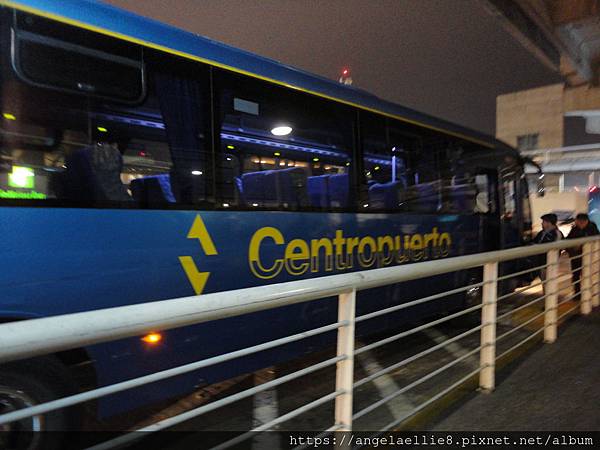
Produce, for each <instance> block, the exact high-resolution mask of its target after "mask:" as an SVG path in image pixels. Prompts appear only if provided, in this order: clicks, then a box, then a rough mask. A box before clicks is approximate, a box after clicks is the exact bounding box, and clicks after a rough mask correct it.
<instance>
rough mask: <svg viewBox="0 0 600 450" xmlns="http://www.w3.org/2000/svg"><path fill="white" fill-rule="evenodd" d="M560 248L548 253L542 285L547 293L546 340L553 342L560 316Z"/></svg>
mask: <svg viewBox="0 0 600 450" xmlns="http://www.w3.org/2000/svg"><path fill="white" fill-rule="evenodd" d="M558 255H559V251H558V250H550V251H549V252H548V253H547V254H546V264H548V267H547V269H546V278H545V280H543V281H545V282H546V283H545V284H544V285H543V286H542V288H543V290H544V293H545V295H546V299H545V304H544V312H545V313H544V342H546V343H548V344H551V343H552V342H554V341H555V340H556V334H557V323H556V322H557V317H558Z"/></svg>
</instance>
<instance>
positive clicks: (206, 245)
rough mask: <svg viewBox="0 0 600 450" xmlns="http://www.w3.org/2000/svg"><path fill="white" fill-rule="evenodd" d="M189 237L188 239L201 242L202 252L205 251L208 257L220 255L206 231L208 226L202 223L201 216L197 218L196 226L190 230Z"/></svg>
mask: <svg viewBox="0 0 600 450" xmlns="http://www.w3.org/2000/svg"><path fill="white" fill-rule="evenodd" d="M187 237H188V239H198V240H199V241H200V245H201V246H202V250H204V253H206V254H207V255H209V256H212V255H218V253H217V249H216V248H215V244H213V241H212V239H211V237H210V235H209V234H208V231H207V229H206V225H204V222H203V221H202V218H200V215H199V214H198V215H197V216H196V219H195V220H194V224H193V225H192V228H190V231H189V233H188V235H187Z"/></svg>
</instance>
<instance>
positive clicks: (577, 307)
mask: <svg viewBox="0 0 600 450" xmlns="http://www.w3.org/2000/svg"><path fill="white" fill-rule="evenodd" d="M579 308H580V306H579V305H575V306H573V307H572V308H569V309H568V310H567V311H565V312H564V313H562V314H561V315H560V316H558V317H557V318H556V320H560V319H562V318H563V317H565V316H568V315H569V314H571V313H572V312H573V311H575V310H576V309H579Z"/></svg>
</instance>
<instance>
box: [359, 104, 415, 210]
mask: <svg viewBox="0 0 600 450" xmlns="http://www.w3.org/2000/svg"><path fill="white" fill-rule="evenodd" d="M361 139H362V142H361V147H362V152H363V179H364V184H365V185H366V187H367V191H368V197H367V198H368V200H366V202H365V203H363V206H366V207H367V208H368V210H371V211H404V210H405V209H406V204H407V200H408V199H407V193H408V183H409V176H408V169H407V159H408V157H407V155H408V153H409V152H410V151H411V149H412V147H413V142H412V141H411V140H410V139H398V138H397V137H395V139H391V138H390V133H389V127H388V125H387V120H386V119H385V118H384V117H381V116H376V115H374V114H367V113H361Z"/></svg>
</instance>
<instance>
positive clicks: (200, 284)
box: [179, 214, 218, 295]
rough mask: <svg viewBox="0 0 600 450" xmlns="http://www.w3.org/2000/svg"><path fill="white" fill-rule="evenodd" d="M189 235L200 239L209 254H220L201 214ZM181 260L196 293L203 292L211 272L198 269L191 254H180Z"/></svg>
mask: <svg viewBox="0 0 600 450" xmlns="http://www.w3.org/2000/svg"><path fill="white" fill-rule="evenodd" d="M187 237H188V239H198V240H199V241H200V245H201V246H202V250H204V253H205V254H207V255H209V256H213V255H218V252H217V249H216V248H215V244H214V243H213V241H212V239H211V237H210V235H209V234H208V230H207V229H206V225H204V222H203V221H202V218H201V217H200V214H198V215H196V218H195V219H194V223H193V224H192V228H190V231H189V232H188V235H187ZM179 262H180V263H181V267H183V270H184V271H185V274H186V275H187V277H188V280H190V283H191V284H192V287H193V288H194V292H196V295H200V294H202V291H203V290H204V286H206V282H207V281H208V277H209V275H210V272H200V271H198V267H196V263H195V262H194V260H193V259H192V257H191V256H180V257H179Z"/></svg>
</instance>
